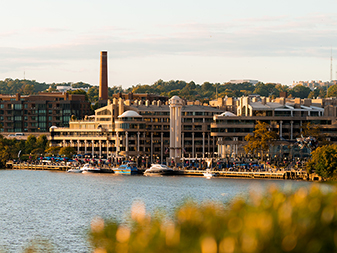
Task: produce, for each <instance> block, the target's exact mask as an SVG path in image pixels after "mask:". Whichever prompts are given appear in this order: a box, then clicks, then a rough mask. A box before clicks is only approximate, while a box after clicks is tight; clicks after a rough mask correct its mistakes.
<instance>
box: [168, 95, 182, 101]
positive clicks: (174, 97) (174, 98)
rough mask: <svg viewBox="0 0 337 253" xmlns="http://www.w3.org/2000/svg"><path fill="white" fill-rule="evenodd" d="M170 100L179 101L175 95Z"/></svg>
mask: <svg viewBox="0 0 337 253" xmlns="http://www.w3.org/2000/svg"><path fill="white" fill-rule="evenodd" d="M170 100H180V97H178V96H177V95H175V96H173V97H171V99H170Z"/></svg>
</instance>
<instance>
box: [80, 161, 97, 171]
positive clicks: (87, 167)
mask: <svg viewBox="0 0 337 253" xmlns="http://www.w3.org/2000/svg"><path fill="white" fill-rule="evenodd" d="M80 170H81V171H82V173H100V172H101V168H100V167H96V166H93V165H91V164H90V163H86V164H84V165H83V166H82V167H81V169H80Z"/></svg>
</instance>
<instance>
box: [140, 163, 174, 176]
mask: <svg viewBox="0 0 337 253" xmlns="http://www.w3.org/2000/svg"><path fill="white" fill-rule="evenodd" d="M174 172H175V171H174V170H173V169H171V168H169V167H167V166H166V165H164V164H151V167H150V168H149V169H147V170H145V172H144V175H172V174H174Z"/></svg>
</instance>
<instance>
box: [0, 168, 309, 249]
mask: <svg viewBox="0 0 337 253" xmlns="http://www.w3.org/2000/svg"><path fill="white" fill-rule="evenodd" d="M270 184H276V185H278V187H280V188H285V187H286V188H298V187H301V186H309V185H310V184H311V183H309V182H304V181H284V180H257V179H227V178H212V179H211V180H207V179H206V178H203V177H184V176H167V177H146V176H125V175H124V176H123V175H113V174H71V173H65V172H50V171H28V170H0V227H1V230H0V252H1V250H2V251H3V252H22V250H23V248H24V247H27V245H28V243H29V241H30V240H32V239H36V238H43V239H47V240H48V241H49V242H50V243H51V244H52V245H53V247H54V249H55V251H56V252H91V249H90V245H89V244H88V242H87V234H86V233H87V231H88V229H89V227H90V222H91V220H92V219H93V218H94V217H96V216H101V217H103V218H114V219H117V220H120V221H121V220H123V217H125V216H126V213H127V212H128V211H129V210H130V207H131V205H132V203H133V202H134V201H136V200H141V201H143V202H144V203H145V205H146V209H147V210H148V211H149V212H151V211H153V210H154V209H155V208H158V207H160V208H162V209H164V210H166V211H167V212H170V211H172V210H173V209H174V207H175V206H176V205H177V203H179V202H181V201H183V200H184V199H186V198H192V199H194V200H197V201H205V200H214V201H220V202H229V201H230V200H231V199H233V198H234V197H235V196H247V194H248V193H249V191H257V192H260V191H263V189H264V188H265V187H267V186H268V185H270Z"/></svg>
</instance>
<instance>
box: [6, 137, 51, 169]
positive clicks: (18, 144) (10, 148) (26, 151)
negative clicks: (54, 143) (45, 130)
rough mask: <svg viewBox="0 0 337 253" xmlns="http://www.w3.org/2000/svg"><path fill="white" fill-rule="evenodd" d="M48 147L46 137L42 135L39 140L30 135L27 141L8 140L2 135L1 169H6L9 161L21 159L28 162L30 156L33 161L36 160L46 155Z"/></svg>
mask: <svg viewBox="0 0 337 253" xmlns="http://www.w3.org/2000/svg"><path fill="white" fill-rule="evenodd" d="M48 146H49V145H48V139H47V136H46V135H40V136H39V137H37V138H36V137H35V136H34V135H30V136H28V138H27V140H17V139H15V138H8V139H7V138H5V137H3V136H2V135H0V147H1V149H0V168H4V166H5V164H6V161H8V160H13V159H19V158H20V159H22V158H24V159H25V160H27V159H28V158H29V156H30V157H31V158H32V159H36V158H37V157H39V156H40V155H41V154H42V155H44V154H45V151H46V149H47V148H48Z"/></svg>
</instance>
